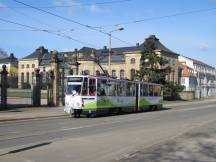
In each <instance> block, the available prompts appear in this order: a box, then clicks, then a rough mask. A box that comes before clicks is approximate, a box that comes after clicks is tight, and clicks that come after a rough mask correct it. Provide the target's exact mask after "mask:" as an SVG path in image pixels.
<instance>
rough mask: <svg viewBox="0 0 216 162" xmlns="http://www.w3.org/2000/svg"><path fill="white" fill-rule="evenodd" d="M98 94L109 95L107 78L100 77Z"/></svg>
mask: <svg viewBox="0 0 216 162" xmlns="http://www.w3.org/2000/svg"><path fill="white" fill-rule="evenodd" d="M97 95H98V96H106V95H108V85H107V80H100V79H98V82H97Z"/></svg>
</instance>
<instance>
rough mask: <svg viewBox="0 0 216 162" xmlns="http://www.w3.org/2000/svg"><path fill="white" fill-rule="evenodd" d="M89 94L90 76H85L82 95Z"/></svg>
mask: <svg viewBox="0 0 216 162" xmlns="http://www.w3.org/2000/svg"><path fill="white" fill-rule="evenodd" d="M87 94H88V78H84V81H83V87H82V95H83V96H86V95H87Z"/></svg>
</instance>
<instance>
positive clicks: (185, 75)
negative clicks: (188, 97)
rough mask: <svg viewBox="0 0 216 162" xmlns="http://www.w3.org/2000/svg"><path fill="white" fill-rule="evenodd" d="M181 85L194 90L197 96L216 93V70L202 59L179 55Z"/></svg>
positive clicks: (187, 89)
mask: <svg viewBox="0 0 216 162" xmlns="http://www.w3.org/2000/svg"><path fill="white" fill-rule="evenodd" d="M179 64H180V65H181V67H180V69H182V70H181V76H180V78H181V79H180V80H181V82H180V83H181V85H184V86H185V91H194V92H195V97H196V98H203V97H209V96H214V95H216V78H215V77H216V70H215V68H214V67H212V66H209V65H207V64H205V63H203V62H201V61H198V60H195V59H192V58H188V57H185V56H179Z"/></svg>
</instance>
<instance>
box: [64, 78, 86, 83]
mask: <svg viewBox="0 0 216 162" xmlns="http://www.w3.org/2000/svg"><path fill="white" fill-rule="evenodd" d="M82 80H83V78H82V77H68V79H67V81H68V82H82Z"/></svg>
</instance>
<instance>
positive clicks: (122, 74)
mask: <svg viewBox="0 0 216 162" xmlns="http://www.w3.org/2000/svg"><path fill="white" fill-rule="evenodd" d="M120 79H124V70H123V69H121V70H120Z"/></svg>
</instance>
